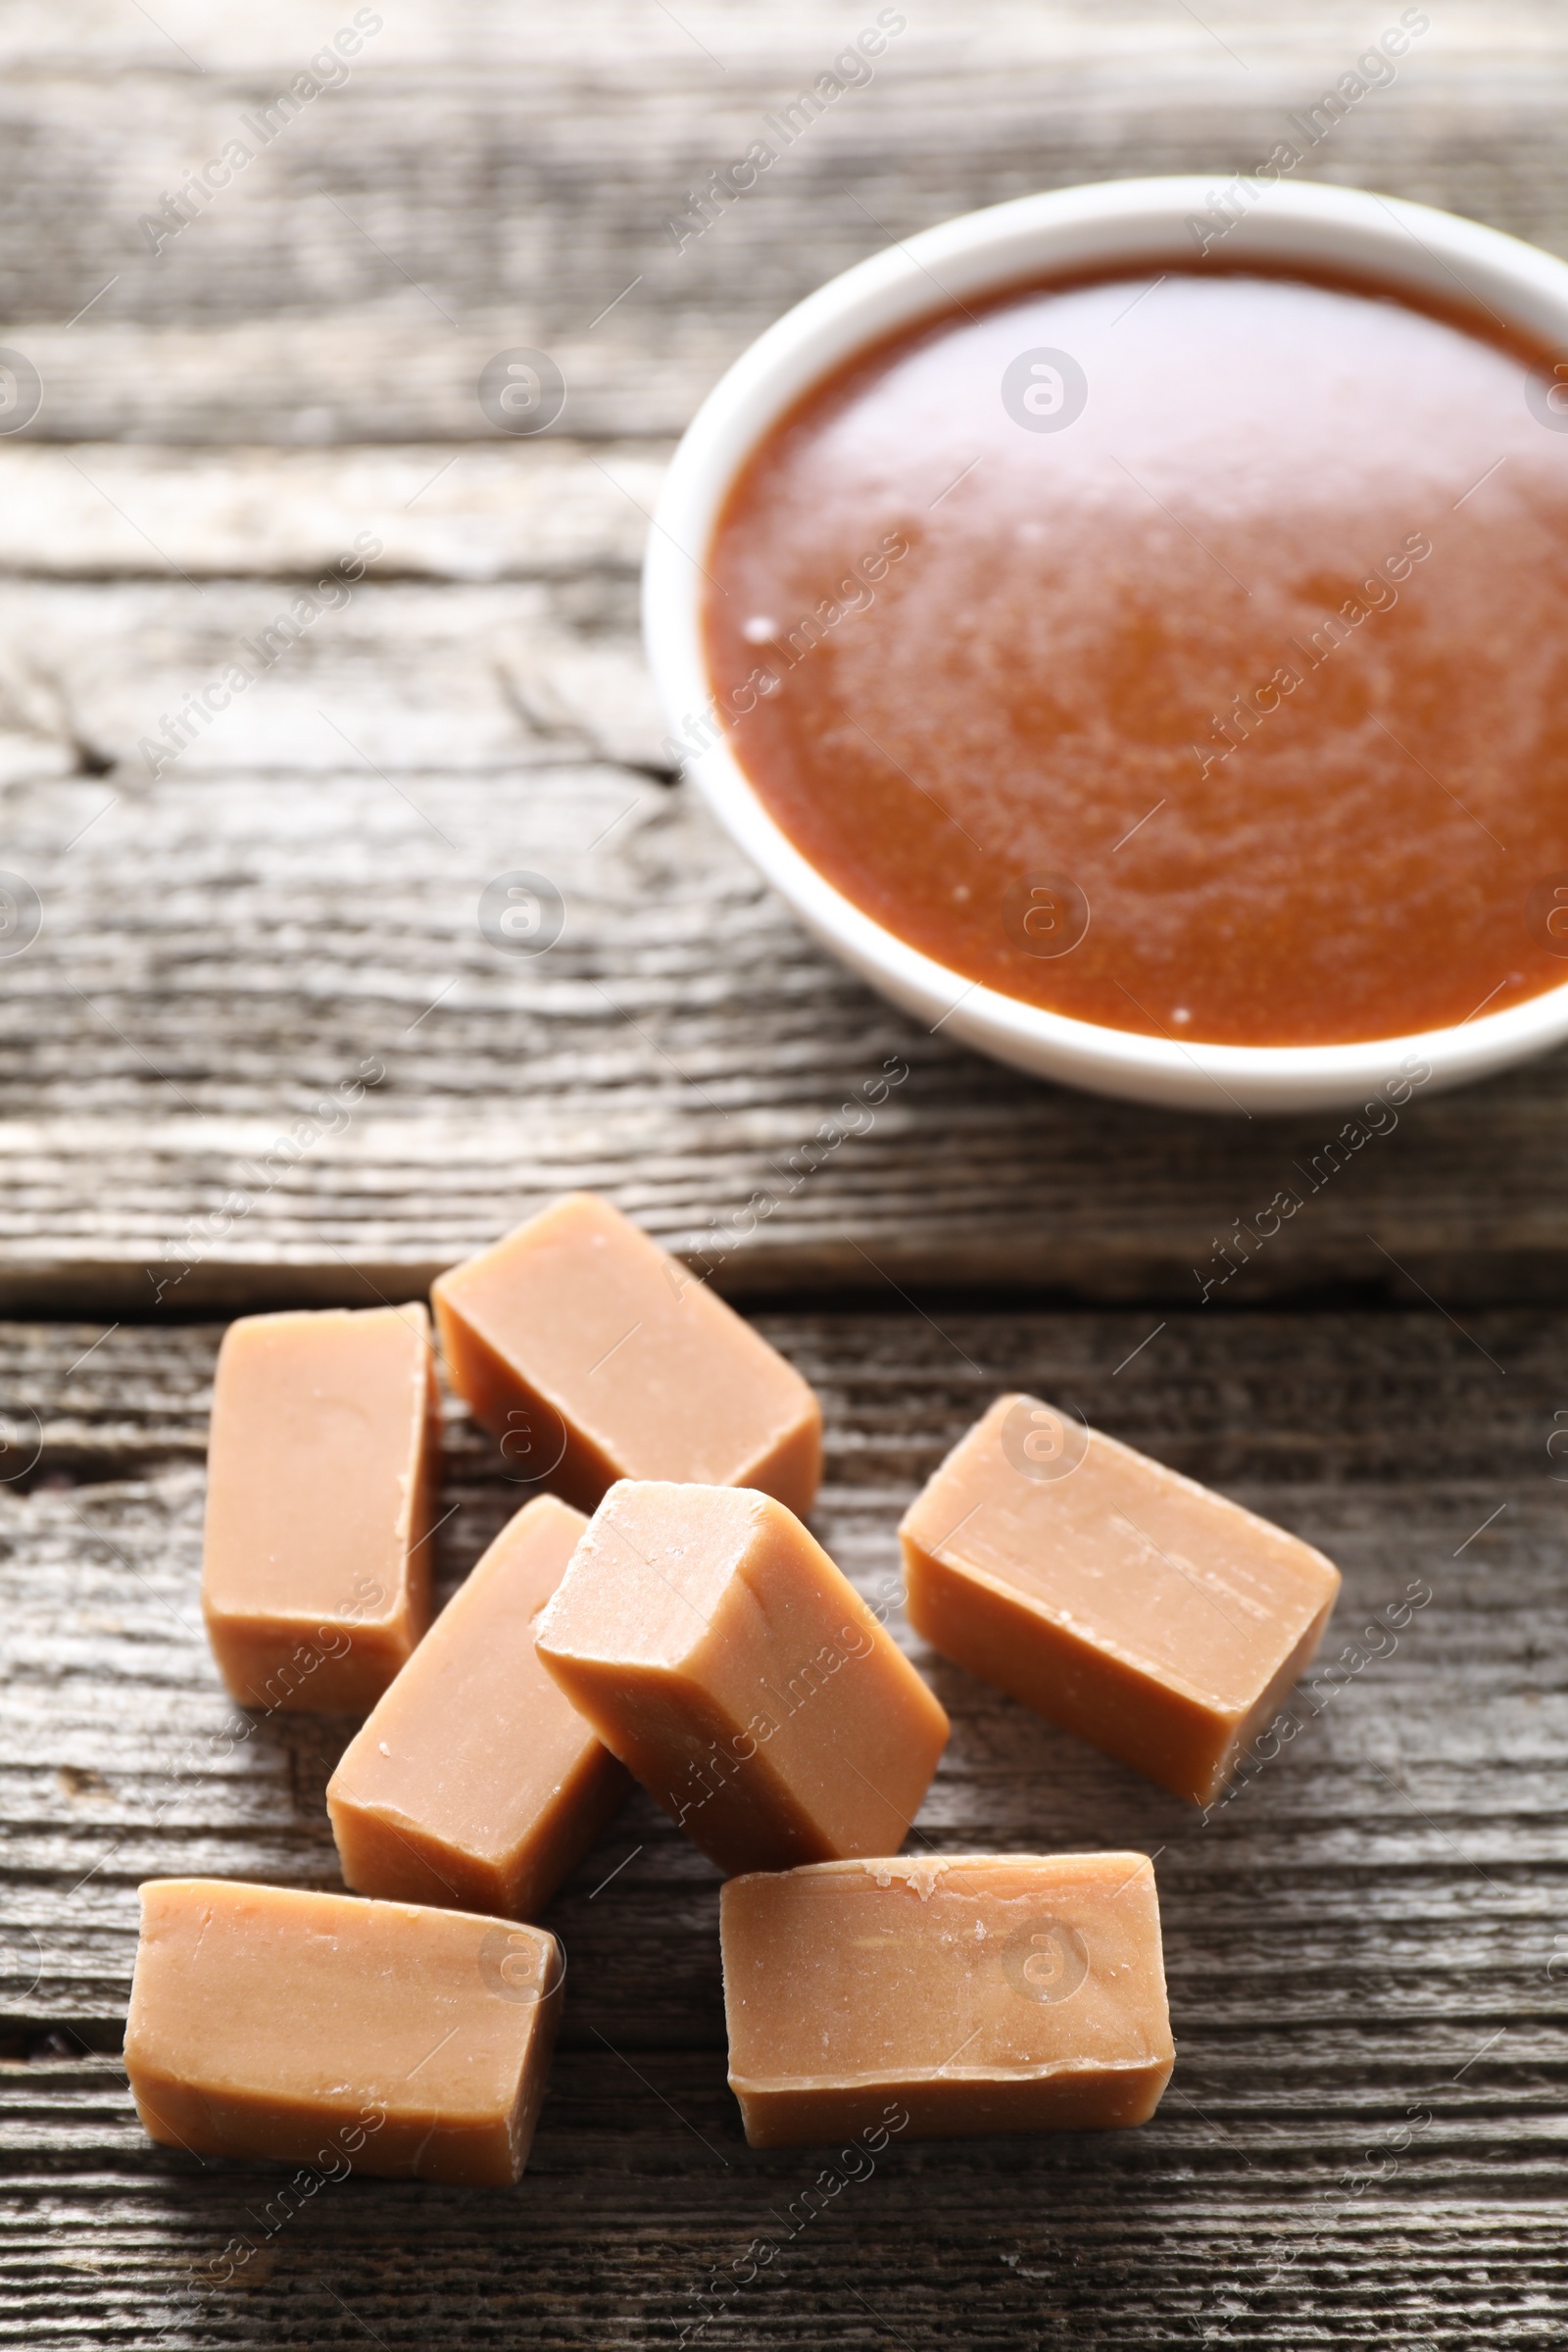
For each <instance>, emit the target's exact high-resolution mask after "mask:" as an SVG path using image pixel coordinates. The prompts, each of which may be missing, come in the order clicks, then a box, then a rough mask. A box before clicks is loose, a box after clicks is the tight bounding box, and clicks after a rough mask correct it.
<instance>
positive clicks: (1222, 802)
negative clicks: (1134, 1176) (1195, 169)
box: [707, 269, 1568, 1045]
mask: <svg viewBox="0 0 1568 2352" xmlns="http://www.w3.org/2000/svg"><path fill="white" fill-rule="evenodd" d="M1551 380H1552V379H1551V376H1550V362H1549V361H1543V360H1542V358H1541V357H1540V355H1537V354H1535V353H1532V352H1530V351H1528V350H1526V349H1525V348H1523V347H1522V346H1517V345H1515V344H1514V343H1513V342H1512V341H1511V340H1510V339H1509V338H1508V337H1507V336H1506V335H1505V334H1504V333H1503V331H1502V330H1501V328H1500V326H1495V324H1494V322H1493V321H1492V320H1491V319H1488V318H1486V317H1485V316H1483V315H1481V314H1477V315H1476V317H1474V318H1471V317H1470V316H1469V315H1468V314H1462V313H1460V312H1457V311H1456V312H1455V313H1453V314H1452V315H1442V314H1440V313H1438V312H1436V311H1426V310H1418V309H1416V308H1413V307H1411V306H1410V305H1409V304H1407V303H1406V302H1404V301H1403V300H1402V299H1395V298H1393V297H1391V296H1389V295H1386V294H1383V293H1380V292H1379V291H1378V290H1377V289H1375V288H1367V287H1360V286H1356V285H1353V284H1349V283H1338V282H1333V283H1331V282H1326V281H1324V282H1317V281H1312V282H1308V281H1306V280H1304V279H1298V278H1290V277H1283V276H1281V277H1272V276H1262V275H1250V274H1245V273H1242V272H1222V271H1215V270H1196V269H1195V270H1190V271H1182V270H1174V271H1169V272H1167V273H1166V274H1164V275H1163V276H1159V277H1154V276H1152V274H1145V275H1129V276H1123V277H1119V278H1115V279H1099V280H1096V281H1094V282H1090V283H1083V284H1076V285H1065V286H1054V287H1045V288H1032V289H1015V290H1013V291H1011V292H1009V293H1007V294H1005V295H1003V296H1001V297H998V298H996V299H995V300H993V301H991V302H989V303H987V304H977V305H975V306H974V307H973V308H972V309H968V310H964V309H955V310H953V311H951V312H949V313H947V314H945V315H943V316H940V317H938V318H937V319H934V320H928V321H927V322H925V323H924V324H922V325H920V326H918V327H917V328H915V329H913V330H910V331H908V332H907V333H905V334H903V335H901V336H899V337H897V338H895V339H893V340H892V341H890V342H888V343H885V344H883V345H881V346H880V347H878V348H877V349H875V350H874V351H871V352H869V353H867V354H865V355H862V356H861V357H859V358H858V359H857V360H856V361H855V362H854V363H852V364H851V365H850V366H849V367H848V368H845V369H843V370H842V371H841V372H840V373H838V374H837V375H835V376H833V377H832V378H830V379H829V380H827V381H826V382H824V383H823V384H821V385H819V386H817V387H816V388H815V389H814V390H813V391H812V392H810V393H809V395H808V396H807V397H806V398H805V399H804V400H803V401H802V402H801V403H800V404H799V405H798V406H797V407H796V408H795V409H794V410H793V411H792V412H791V413H790V414H789V415H788V416H787V417H784V418H783V420H782V421H781V422H780V423H779V424H778V425H777V426H776V427H775V428H774V429H773V430H772V432H771V433H770V434H769V435H768V436H767V437H766V438H765V439H764V440H763V442H762V443H761V445H760V448H759V449H758V450H757V451H756V453H755V454H754V455H753V457H752V459H751V461H750V462H749V464H748V466H747V467H746V468H745V470H744V472H743V473H742V474H741V476H740V478H739V480H738V481H737V483H736V485H735V487H734V490H733V492H732V494H731V497H730V499H729V501H728V504H727V506H726V508H725V511H724V513H723V515H722V516H721V517H720V521H719V524H718V527H717V530H716V532H715V535H714V541H713V547H712V551H711V556H710V557H709V560H708V568H709V571H710V574H711V578H712V581H713V588H712V592H711V596H710V600H709V608H708V622H707V625H708V649H709V662H710V670H711V684H712V688H713V694H714V699H715V703H716V705H717V708H718V711H719V712H720V713H721V715H722V720H723V723H724V725H725V728H726V731H727V732H728V734H729V738H730V741H731V745H732V748H733V750H734V752H735V755H736V757H737V758H738V760H739V761H740V763H741V765H742V767H743V768H744V770H745V771H746V773H747V775H748V776H749V777H750V778H751V780H752V782H753V784H754V785H755V787H756V789H757V791H758V793H759V794H760V798H761V799H762V801H763V803H764V804H765V806H766V807H767V808H768V809H769V810H770V811H771V813H772V815H773V816H774V818H775V819H776V821H777V822H778V823H779V825H780V826H781V827H782V829H783V830H784V832H785V833H786V834H787V835H788V837H789V838H790V840H791V841H792V842H793V843H794V844H795V845H796V847H797V848H798V849H799V850H800V851H801V852H802V853H803V855H804V856H805V857H806V858H809V860H810V862H811V863H812V864H813V865H814V866H815V867H816V868H817V869H818V871H820V872H821V873H822V874H823V875H825V876H826V877H827V879H828V880H829V881H830V882H832V883H833V884H834V885H835V886H836V887H837V888H838V889H839V890H840V891H842V892H843V893H844V895H845V896H846V897H847V898H849V899H850V900H851V901H853V902H854V904H855V905H856V906H858V907H861V908H863V909H864V911H865V912H866V913H868V914H870V915H872V916H874V917H875V918H876V920H877V921H879V922H880V923H882V924H884V925H885V926H886V927H887V928H888V929H889V930H891V931H893V932H895V933H896V934H898V935H899V936H900V937H901V938H903V939H905V940H907V941H908V942H909V943H910V944H911V945H913V946H914V947H916V948H918V949H921V950H922V951H923V952H924V953H925V954H927V955H928V956H933V957H935V958H936V959H937V960H938V961H940V962H941V963H943V964H945V965H947V966H948V967H949V968H950V969H952V970H953V971H955V972H956V973H958V974H960V975H961V976H962V977H963V978H964V979H966V980H971V981H978V982H982V983H984V984H986V985H987V986H989V987H991V988H994V989H998V990H1001V991H1003V992H1004V993H1005V994H1006V995H1008V996H1011V997H1014V998H1018V999H1022V1000H1023V1001H1024V1002H1026V1003H1029V1004H1033V1005H1046V1006H1050V1007H1051V1008H1053V1009H1054V1010H1056V1011H1059V1012H1062V1013H1067V1014H1071V1015H1074V1016H1076V1017H1077V1018H1079V1019H1083V1020H1088V1021H1095V1022H1099V1023H1103V1024H1106V1025H1108V1026H1110V1027H1112V1028H1117V1029H1126V1030H1135V1031H1141V1032H1145V1033H1148V1034H1158V1035H1165V1036H1168V1037H1172V1038H1176V1039H1180V1040H1183V1041H1193V1042H1196V1041H1199V1040H1205V1041H1209V1042H1213V1043H1225V1044H1236V1045H1314V1044H1330V1043H1348V1042H1351V1041H1353V1040H1357V1039H1367V1038H1377V1037H1390V1036H1396V1035H1398V1034H1401V1033H1404V1032H1406V1031H1412V1030H1422V1029H1428V1028H1435V1027H1440V1026H1443V1025H1446V1024H1448V1023H1451V1022H1459V1021H1463V1020H1465V1019H1467V1018H1469V1017H1470V1016H1472V1015H1473V1014H1475V1013H1477V1012H1479V1011H1482V1010H1486V1011H1489V1012H1490V1011H1495V1010H1499V1009H1501V1008H1502V1007H1503V1006H1505V1005H1510V1004H1514V1003H1517V1002H1519V1001H1520V1000H1521V999H1524V998H1528V997H1532V996H1537V995H1539V994H1540V993H1541V992H1542V991H1543V990H1544V989H1548V988H1551V987H1554V986H1556V985H1558V984H1560V983H1562V982H1564V981H1568V960H1564V958H1568V430H1564V429H1562V428H1564V427H1568V391H1564V392H1563V393H1562V394H1561V396H1560V399H1559V397H1558V396H1557V395H1554V394H1553V393H1552V392H1551ZM1559 409H1560V411H1561V413H1560V414H1559Z"/></svg>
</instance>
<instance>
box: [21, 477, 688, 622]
mask: <svg viewBox="0 0 1568 2352" xmlns="http://www.w3.org/2000/svg"><path fill="white" fill-rule="evenodd" d="M667 458H668V445H667V443H664V442H657V441H656V442H648V441H629V442H608V443H601V444H599V445H597V446H595V445H589V444H585V443H582V442H576V441H568V440H566V439H564V438H559V439H558V438H557V437H555V436H554V435H552V436H550V437H548V438H546V439H543V440H534V441H514V442H497V443H494V444H491V445H489V446H486V445H483V444H476V445H474V446H472V447H469V448H463V449H456V450H455V449H453V448H451V447H450V446H447V447H443V446H442V445H441V444H439V443H437V442H425V443H423V444H420V445H418V446H417V447H415V448H412V449H394V448H364V447H361V448H356V449H227V448H218V449H214V448H195V449H180V448H173V449H147V448H143V447H139V446H137V445H136V444H134V443H116V442H99V443H93V444H89V445H86V446H78V447H74V448H71V449H59V448H56V447H54V446H53V445H52V444H50V443H48V442H39V441H28V440H14V441H0V574H4V573H7V572H16V573H20V574H22V575H24V576H25V577H27V578H29V579H30V578H39V577H42V578H66V579H117V580H126V579H134V578H136V577H137V576H146V577H149V578H152V579H156V580H159V581H166V582H167V581H169V580H171V579H172V578H175V577H177V576H178V575H180V574H183V575H185V576H186V578H187V579H197V580H201V579H207V578H211V577H214V576H217V577H227V578H229V579H268V578H272V579H275V578H280V577H281V578H288V579H306V580H309V579H312V578H314V577H315V576H316V575H317V574H319V572H321V571H324V570H325V568H326V567H327V565H328V564H334V563H337V562H338V561H339V560H340V559H341V558H342V557H343V556H344V555H345V554H346V553H348V552H349V551H351V550H352V549H353V546H354V540H355V534H356V533H357V532H360V531H364V530H368V531H370V532H372V533H373V534H374V536H375V537H376V538H378V539H379V540H380V541H381V553H380V554H379V555H378V556H377V557H376V558H375V559H374V561H373V564H372V571H373V572H374V573H375V574H377V575H379V576H380V577H382V578H399V577H405V578H407V577H425V578H431V579H445V580H465V581H466V580H479V581H482V580H496V579H539V578H547V579H575V578H577V577H579V576H580V575H581V574H583V573H589V572H594V571H612V572H618V573H622V574H626V575H630V574H631V573H633V572H635V571H636V569H637V567H638V565H639V564H641V562H642V551H643V542H644V539H645V537H646V535H647V528H648V524H647V516H648V515H649V513H650V512H651V511H652V509H653V506H654V502H655V500H656V499H657V498H658V496H659V487H660V483H661V481H662V476H663V470H664V466H665V463H666V461H667ZM68 609H69V608H68ZM75 609H76V610H78V611H79V610H80V607H79V606H78V607H77V608H75ZM108 609H109V610H111V611H112V610H114V608H112V607H111V608H108ZM195 610H197V611H200V610H201V608H195ZM17 617H18V619H19V621H20V620H22V619H23V618H24V615H22V614H20V613H19V614H18V616H17ZM266 617H268V618H270V613H268V614H267V615H266ZM207 625H208V626H209V627H210V626H212V625H213V624H212V623H211V622H210V621H209V623H208V624H207ZM8 634H9V631H8Z"/></svg>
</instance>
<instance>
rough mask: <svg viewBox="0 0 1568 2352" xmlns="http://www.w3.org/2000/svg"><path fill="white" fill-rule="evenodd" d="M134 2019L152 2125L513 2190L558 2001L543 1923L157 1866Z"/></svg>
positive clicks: (226, 2150)
mask: <svg viewBox="0 0 1568 2352" xmlns="http://www.w3.org/2000/svg"><path fill="white" fill-rule="evenodd" d="M141 1904H142V1918H141V1941H140V1944H139V1945H138V1947H137V1951H136V1975H135V1980H134V1982H133V1984H132V1985H131V1990H130V2017H129V2021H128V2023H127V2025H126V2029H125V2072H126V2074H127V2075H128V2076H129V2078H130V2087H131V2089H132V2091H133V2092H134V2093H135V2099H136V2108H137V2112H138V2114H139V2115H140V2117H141V2121H142V2128H143V2130H144V2131H146V2132H147V2133H148V2135H149V2137H151V2138H153V2139H157V2140H163V2141H166V2142H167V2143H168V2144H169V2145H170V2146H172V2147H176V2148H184V2149H186V2150H188V2151H189V2152H190V2153H191V2154H192V2155H197V2156H267V2157H275V2158H278V2159H280V2160H281V2161H282V2162H283V2163H285V2164H297V2165H308V2166H310V2167H311V2168H312V2169H313V2170H315V2171H318V2172H322V2173H325V2174H327V2175H328V2176H329V2177H330V2178H333V2179H337V2180H341V2179H343V2178H344V2176H345V2175H346V2174H347V2173H350V2172H360V2173H378V2174H383V2175H386V2176H388V2177H389V2178H392V2179H397V2180H462V2181H471V2182H475V2183H477V2184H480V2185H485V2186H504V2185H506V2184H507V2183H509V2182H511V2181H514V2180H516V2179H517V2177H518V2175H519V2174H520V2173H521V2171H522V2168H523V2166H524V2164H525V2163H526V2162H527V2158H528V2147H529V2143H530V2142H531V2140H532V2138H533V2128H534V2122H535V2119H536V2118H537V2116H538V2113H539V2103H540V2100H541V2099H542V2098H543V2096H544V2089H545V2078H546V2075H547V2073H548V2071H549V2066H550V2051H551V2046H552V2044H553V2042H554V2040H555V2033H556V2024H557V2019H558V2016H559V2012H560V2007H561V1986H562V1981H563V1977H564V1964H563V1961H562V1956H561V1947H560V1945H559V1944H558V1943H557V1941H556V1939H555V1937H554V1936H547V1935H546V1934H545V1933H544V1932H543V1930H542V1929H539V1928H524V1927H517V1926H515V1925H512V1926H508V1925H505V1924H503V1923H502V1922H500V1921H497V1920H492V1919H474V1918H470V1917H469V1916H468V1914H467V1913H466V1912H461V1911H426V1910H420V1909H418V1908H417V1907H416V1906H415V1905H412V1904H405V1903H367V1902H362V1901H360V1900H359V1898H358V1897H357V1896H355V1895H351V1894H307V1893H302V1892H300V1891H298V1890H296V1889H294V1888H292V1887H243V1886H234V1885H230V1884H228V1883H226V1882H224V1881H222V1880H218V1879H154V1880H151V1881H150V1882H149V1883H148V1884H147V1885H146V1886H145V1887H143V1888H142V1890H141Z"/></svg>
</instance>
